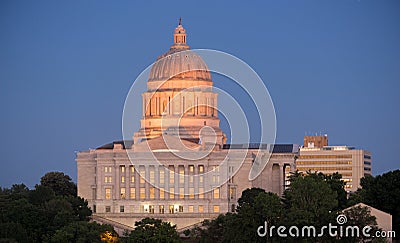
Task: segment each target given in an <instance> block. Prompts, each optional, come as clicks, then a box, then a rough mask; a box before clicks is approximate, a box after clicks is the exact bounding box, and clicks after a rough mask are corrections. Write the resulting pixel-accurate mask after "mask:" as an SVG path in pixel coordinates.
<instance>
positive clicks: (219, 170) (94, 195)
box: [76, 23, 298, 229]
mask: <svg viewBox="0 0 400 243" xmlns="http://www.w3.org/2000/svg"><path fill="white" fill-rule="evenodd" d="M173 39H174V44H173V45H172V46H171V48H170V50H169V51H168V52H166V53H165V54H163V55H161V56H160V57H159V58H158V59H157V62H156V63H155V64H154V65H153V66H152V68H151V71H150V75H149V78H148V82H147V88H148V89H147V91H146V92H145V93H143V95H142V99H143V106H142V109H143V114H142V120H141V122H140V124H141V128H140V130H139V131H138V132H136V133H135V134H132V141H117V142H112V143H110V144H106V145H104V146H101V147H99V148H97V149H94V150H88V151H82V152H79V153H78V154H77V158H76V161H77V167H78V195H79V196H81V197H83V198H85V199H87V200H88V202H89V206H90V207H91V208H92V210H93V213H94V214H93V215H94V219H95V220H97V221H102V222H106V223H111V224H113V225H114V226H115V227H116V228H117V229H129V227H133V225H134V223H135V221H138V220H140V219H142V218H144V217H154V218H159V219H162V220H165V221H169V222H172V223H173V224H176V225H177V227H178V229H183V228H185V227H190V226H191V225H194V224H196V223H200V222H201V221H203V220H204V219H211V218H214V217H216V216H218V214H220V213H226V212H229V211H233V210H234V208H235V207H236V204H237V200H238V198H240V196H241V193H242V191H243V190H245V189H247V188H252V187H259V188H263V189H265V190H266V191H271V192H274V193H277V194H279V195H280V194H282V193H283V190H284V187H285V182H286V181H287V175H288V172H290V171H292V172H293V171H294V170H295V160H296V158H297V156H298V146H297V145H293V144H287V145H275V146H273V145H267V144H226V136H225V134H224V132H223V131H222V130H221V129H220V126H219V124H220V120H219V118H218V113H217V109H218V106H217V101H218V100H217V94H216V93H215V92H214V91H213V82H212V78H211V74H210V72H209V70H208V69H207V65H206V63H205V62H204V61H203V59H202V58H201V57H200V56H199V55H198V54H196V53H195V52H193V51H190V48H189V46H188V45H187V44H186V30H185V29H184V28H183V27H182V24H181V23H179V25H178V27H177V28H176V29H175V32H174V38H173ZM139 107H140V106H139ZM133 122H139V121H133ZM254 171H256V172H257V173H254ZM250 175H254V178H253V177H252V176H250Z"/></svg>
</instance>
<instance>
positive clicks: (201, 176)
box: [199, 175, 204, 183]
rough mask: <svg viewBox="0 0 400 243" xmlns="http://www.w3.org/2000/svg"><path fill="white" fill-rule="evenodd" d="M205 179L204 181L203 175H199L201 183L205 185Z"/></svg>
mask: <svg viewBox="0 0 400 243" xmlns="http://www.w3.org/2000/svg"><path fill="white" fill-rule="evenodd" d="M203 181H204V179H203V175H199V183H203Z"/></svg>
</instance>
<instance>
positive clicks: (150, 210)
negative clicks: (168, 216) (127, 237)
mask: <svg viewBox="0 0 400 243" xmlns="http://www.w3.org/2000/svg"><path fill="white" fill-rule="evenodd" d="M149 213H152V214H153V213H154V206H153V205H150V206H149Z"/></svg>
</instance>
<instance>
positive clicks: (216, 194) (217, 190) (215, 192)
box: [213, 187, 219, 199]
mask: <svg viewBox="0 0 400 243" xmlns="http://www.w3.org/2000/svg"><path fill="white" fill-rule="evenodd" d="M213 197H214V199H219V187H217V188H214V191H213Z"/></svg>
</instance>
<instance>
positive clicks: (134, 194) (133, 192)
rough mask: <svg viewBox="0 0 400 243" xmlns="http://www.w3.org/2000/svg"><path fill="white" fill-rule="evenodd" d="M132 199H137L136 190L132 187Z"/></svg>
mask: <svg viewBox="0 0 400 243" xmlns="http://www.w3.org/2000/svg"><path fill="white" fill-rule="evenodd" d="M129 196H130V198H131V199H135V198H136V188H134V187H131V191H130V195H129Z"/></svg>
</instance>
